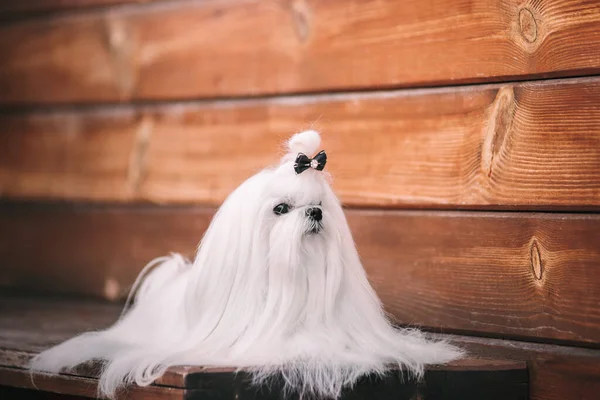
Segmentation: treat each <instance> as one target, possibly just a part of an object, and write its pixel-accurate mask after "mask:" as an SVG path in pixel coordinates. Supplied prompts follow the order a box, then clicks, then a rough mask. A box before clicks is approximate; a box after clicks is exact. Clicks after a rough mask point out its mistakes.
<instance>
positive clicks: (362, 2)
mask: <svg viewBox="0 0 600 400" xmlns="http://www.w3.org/2000/svg"><path fill="white" fill-rule="evenodd" d="M599 13H600V4H599V3H598V2H597V1H595V0H585V1H582V0H549V1H544V2H541V1H525V2H523V1H521V0H468V1H467V0H444V1H439V0H426V1H423V0H405V1H392V0H384V1H381V0H351V1H318V0H294V1H289V0H266V1H265V0H236V1H230V0H217V1H180V2H176V3H172V4H164V3H157V4H150V5H141V6H139V7H131V8H130V7H128V8H127V10H123V11H113V10H104V11H103V10H99V11H98V12H95V13H91V14H89V13H86V14H85V15H77V16H68V17H66V16H65V17H56V18H48V19H44V20H35V21H21V22H16V23H12V24H8V25H6V26H3V27H0V54H2V59H1V60H0V61H1V62H0V103H1V104H5V105H6V104H31V103H35V104H42V103H45V104H48V103H65V102H66V103H79V102H114V101H124V100H132V99H133V100H156V99H195V98H199V97H210V98H214V97H220V96H225V97H235V96H253V95H264V94H281V93H290V92H294V93H299V92H317V91H318V92H321V91H338V90H348V89H365V88H384V87H385V88H390V87H407V86H426V85H440V84H444V85H446V84H457V83H466V82H483V81H501V80H515V79H525V78H532V77H550V76H552V77H557V76H574V75H587V74H597V73H599V72H600V53H599V52H598V51H597V49H598V48H599V47H600V38H599V37H598V35H597V31H598V28H599V27H600V21H599V20H598V14H599Z"/></svg>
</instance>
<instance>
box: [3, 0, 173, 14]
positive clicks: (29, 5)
mask: <svg viewBox="0 0 600 400" xmlns="http://www.w3.org/2000/svg"><path fill="white" fill-rule="evenodd" d="M152 1H158V0H0V17H6V16H15V15H16V16H19V17H21V16H26V15H29V14H30V13H41V12H48V11H64V10H81V9H85V8H89V7H101V6H111V5H117V4H128V3H149V2H152ZM162 1H169V0H162Z"/></svg>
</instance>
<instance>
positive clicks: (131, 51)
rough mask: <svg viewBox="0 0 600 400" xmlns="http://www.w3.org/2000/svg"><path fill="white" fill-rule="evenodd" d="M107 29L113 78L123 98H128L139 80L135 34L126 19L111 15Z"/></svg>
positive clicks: (107, 43)
mask: <svg viewBox="0 0 600 400" xmlns="http://www.w3.org/2000/svg"><path fill="white" fill-rule="evenodd" d="M105 30H106V32H105V34H106V49H107V50H108V55H109V57H110V63H111V67H112V76H113V80H114V82H115V85H116V87H117V90H118V91H119V94H120V96H121V98H122V99H128V98H130V97H131V95H132V94H133V92H134V91H135V86H136V80H137V66H136V60H135V48H136V44H135V40H134V35H133V33H132V31H131V29H130V26H129V25H128V24H127V23H126V22H125V20H123V19H122V18H120V17H116V16H111V15H109V16H107V19H106V28H105Z"/></svg>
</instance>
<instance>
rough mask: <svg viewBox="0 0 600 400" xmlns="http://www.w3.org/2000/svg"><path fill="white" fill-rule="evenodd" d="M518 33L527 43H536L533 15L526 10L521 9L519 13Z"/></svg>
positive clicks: (535, 25)
mask: <svg viewBox="0 0 600 400" xmlns="http://www.w3.org/2000/svg"><path fill="white" fill-rule="evenodd" d="M519 31H520V32H521V36H523V38H524V39H525V40H526V41H527V42H529V43H533V42H535V41H536V39H537V24H536V22H535V18H534V16H533V13H532V12H531V11H530V10H529V9H527V8H522V9H521V11H519Z"/></svg>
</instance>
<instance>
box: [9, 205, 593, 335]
mask: <svg viewBox="0 0 600 400" xmlns="http://www.w3.org/2000/svg"><path fill="white" fill-rule="evenodd" d="M211 215H212V210H211V209H188V208H174V209H173V208H171V209H164V208H160V209H158V210H153V209H130V208H100V209H97V208H91V209H86V208H81V207H80V208H76V209H75V210H71V209H70V208H69V207H39V208H38V207H19V206H14V207H9V206H4V207H3V209H2V212H0V237H3V238H5V239H4V240H3V241H0V259H2V260H4V263H3V268H2V271H1V272H0V281H1V282H2V285H3V286H5V287H13V288H14V287H18V288H20V290H24V289H30V290H37V291H40V290H45V291H57V292H63V293H79V294H87V295H94V296H101V297H105V298H109V299H117V298H120V297H122V296H123V295H124V294H125V293H126V292H127V289H128V287H129V285H130V284H131V283H132V282H133V280H134V278H135V276H136V275H137V273H138V272H139V271H140V269H141V268H142V267H143V266H144V265H145V264H146V263H147V262H148V261H149V260H151V259H152V258H154V257H157V256H161V255H165V254H168V253H169V252H172V251H175V252H181V253H183V254H185V255H187V256H190V257H193V253H194V249H195V248H196V245H197V243H198V242H199V241H200V238H201V236H202V234H203V232H204V230H205V229H206V227H207V226H208V223H209V219H210V217H211ZM347 216H348V219H349V223H350V226H351V229H352V231H353V234H354V238H355V240H356V243H357V246H358V250H359V253H360V254H361V258H362V260H363V263H364V265H365V268H366V270H367V273H368V276H369V279H370V281H371V282H372V284H373V286H374V287H375V289H376V291H377V293H378V294H379V296H380V297H381V299H382V301H383V303H384V305H385V307H386V310H387V311H388V312H390V313H391V314H392V315H393V316H394V317H395V318H396V320H397V321H398V322H400V323H402V324H408V325H419V326H424V327H428V328H432V329H442V330H445V331H453V332H466V331H468V332H473V333H476V334H478V335H491V336H498V335H501V336H504V337H516V338H520V337H527V338H530V339H532V340H539V341H557V342H576V343H580V344H583V345H593V344H594V343H596V344H597V343H600V308H599V307H600V274H598V268H599V267H600V247H599V246H598V238H599V237H600V215H585V214H523V213H472V212H420V211H405V212H383V211H359V210H349V211H348V212H347Z"/></svg>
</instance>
